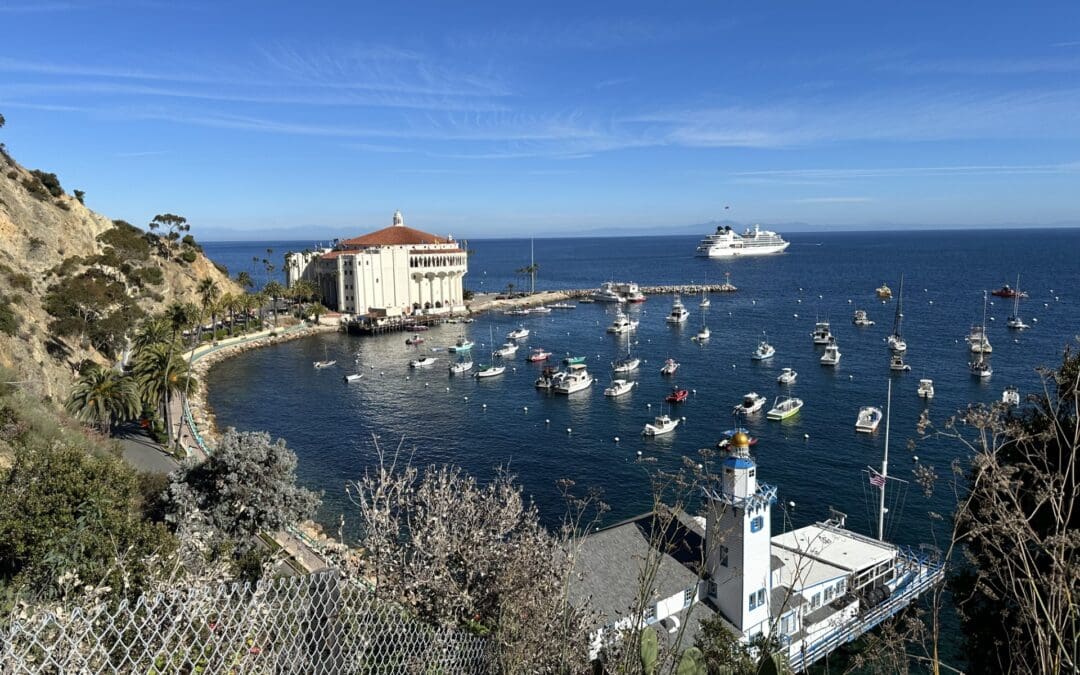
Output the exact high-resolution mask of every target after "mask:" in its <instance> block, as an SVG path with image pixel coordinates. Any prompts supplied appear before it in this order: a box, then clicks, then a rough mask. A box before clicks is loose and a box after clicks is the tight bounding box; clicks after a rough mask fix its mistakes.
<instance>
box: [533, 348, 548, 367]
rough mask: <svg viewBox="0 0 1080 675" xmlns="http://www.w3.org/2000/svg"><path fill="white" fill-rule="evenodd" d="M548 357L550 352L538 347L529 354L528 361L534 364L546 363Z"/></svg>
mask: <svg viewBox="0 0 1080 675" xmlns="http://www.w3.org/2000/svg"><path fill="white" fill-rule="evenodd" d="M549 356H551V352H547V351H544V350H543V349H541V348H540V347H534V348H533V350H532V351H531V352H529V356H528V359H529V360H530V361H532V362H533V363H536V362H537V361H547V360H548V357H549Z"/></svg>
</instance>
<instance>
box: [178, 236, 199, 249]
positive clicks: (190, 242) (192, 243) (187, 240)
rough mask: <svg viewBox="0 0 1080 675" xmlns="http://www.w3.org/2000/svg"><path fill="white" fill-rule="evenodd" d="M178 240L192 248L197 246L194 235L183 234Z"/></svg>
mask: <svg viewBox="0 0 1080 675" xmlns="http://www.w3.org/2000/svg"><path fill="white" fill-rule="evenodd" d="M180 241H181V242H182V243H183V244H184V246H191V247H192V248H197V247H198V246H199V245H198V244H196V243H195V237H193V236H191V235H190V234H185V235H184V238H183V239H181V240H180Z"/></svg>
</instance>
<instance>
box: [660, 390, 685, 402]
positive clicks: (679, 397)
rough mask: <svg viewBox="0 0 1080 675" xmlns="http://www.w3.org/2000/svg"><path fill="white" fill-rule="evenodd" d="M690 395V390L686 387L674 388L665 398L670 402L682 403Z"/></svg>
mask: <svg viewBox="0 0 1080 675" xmlns="http://www.w3.org/2000/svg"><path fill="white" fill-rule="evenodd" d="M689 397H690V392H689V391H687V390H685V389H672V390H671V393H670V394H668V395H667V398H665V399H664V400H665V401H667V402H668V403H682V402H683V401H685V400H686V399H687V398H689Z"/></svg>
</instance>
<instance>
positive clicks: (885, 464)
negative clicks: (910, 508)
mask: <svg viewBox="0 0 1080 675" xmlns="http://www.w3.org/2000/svg"><path fill="white" fill-rule="evenodd" d="M890 417H892V379H890V380H889V394H888V398H887V399H886V400H885V454H884V455H883V456H882V458H881V477H882V478H883V479H885V483H882V485H881V503H880V504H879V505H878V541H885V485H886V484H887V483H888V476H889V418H890Z"/></svg>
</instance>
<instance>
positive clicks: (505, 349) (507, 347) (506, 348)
mask: <svg viewBox="0 0 1080 675" xmlns="http://www.w3.org/2000/svg"><path fill="white" fill-rule="evenodd" d="M517 350H518V346H517V345H516V344H514V343H513V342H504V343H503V345H502V347H499V348H498V349H496V350H495V356H501V357H503V358H507V357H510V356H513V355H514V354H517Z"/></svg>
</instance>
